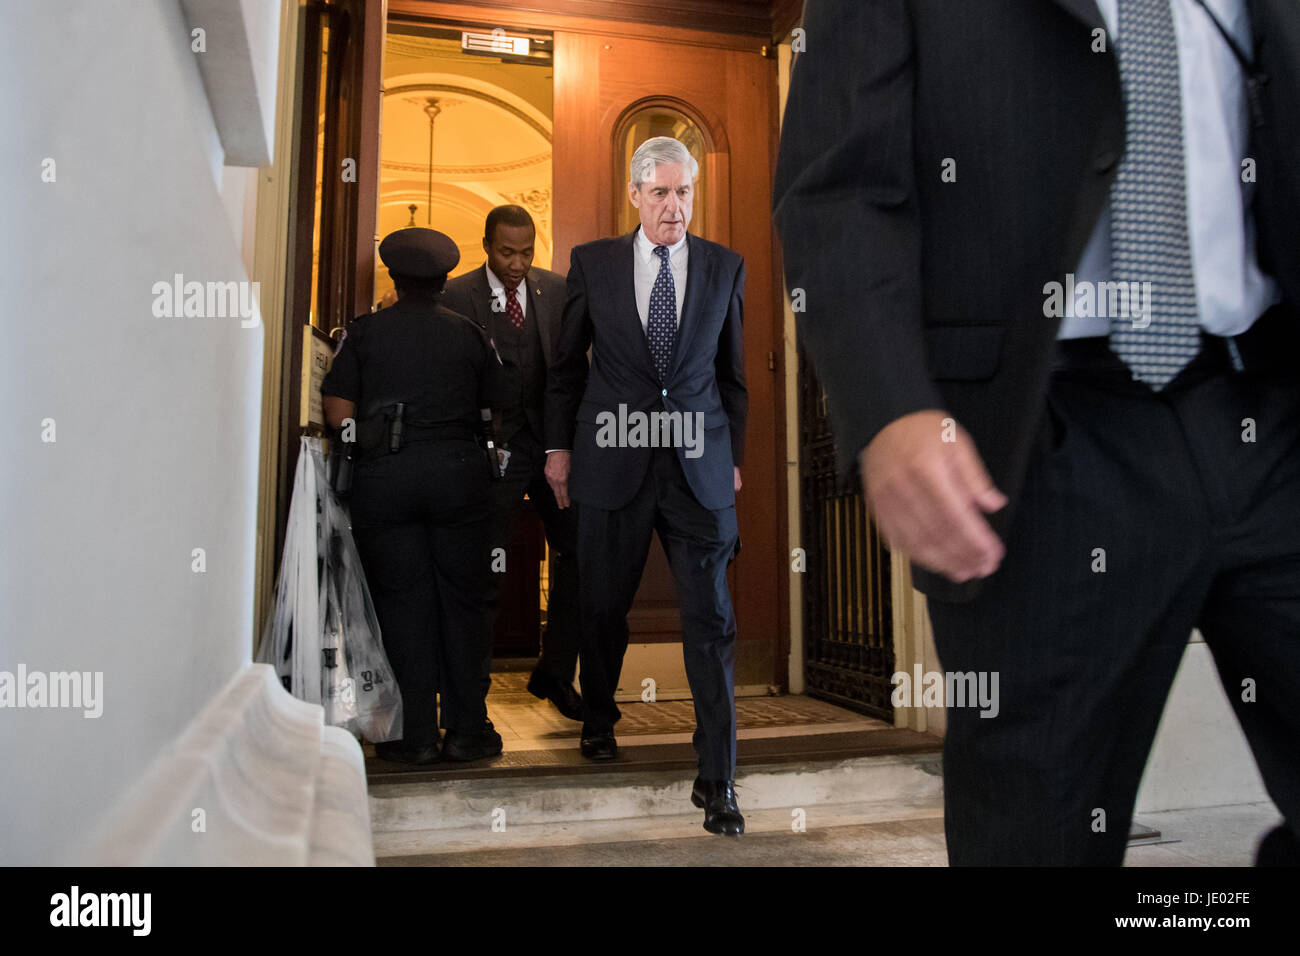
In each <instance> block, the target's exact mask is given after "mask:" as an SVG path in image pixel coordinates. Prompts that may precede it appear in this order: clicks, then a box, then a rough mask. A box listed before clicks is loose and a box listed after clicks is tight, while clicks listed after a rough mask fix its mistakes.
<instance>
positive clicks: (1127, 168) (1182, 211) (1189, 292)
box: [1110, 0, 1201, 391]
mask: <svg viewBox="0 0 1300 956" xmlns="http://www.w3.org/2000/svg"><path fill="white" fill-rule="evenodd" d="M1116 54H1117V55H1118V57H1119V68H1120V79H1121V82H1122V83H1123V87H1124V100H1125V103H1126V113H1127V129H1128V136H1127V138H1128V143H1127V147H1126V151H1125V154H1124V159H1123V161H1122V162H1121V163H1120V167H1119V172H1118V175H1117V177H1116V179H1115V183H1114V185H1113V186H1112V187H1111V193H1110V213H1111V267H1112V270H1113V273H1114V280H1115V281H1116V282H1120V283H1129V284H1131V283H1150V286H1145V285H1142V286H1137V287H1136V288H1149V289H1150V291H1151V298H1150V304H1151V310H1150V315H1149V316H1147V317H1145V318H1149V320H1150V324H1149V325H1145V327H1143V326H1144V322H1143V321H1142V320H1141V319H1137V320H1136V321H1135V315H1132V314H1131V315H1127V316H1112V317H1111V329H1110V345H1111V349H1112V350H1113V351H1114V352H1115V354H1117V355H1118V356H1119V357H1120V358H1121V359H1122V360H1123V361H1124V364H1125V365H1127V366H1128V367H1129V369H1130V370H1131V371H1132V372H1133V377H1134V378H1137V379H1141V380H1142V381H1144V382H1146V383H1147V384H1148V385H1150V386H1151V387H1152V388H1153V389H1155V390H1156V391H1159V390H1160V389H1162V388H1164V387H1165V386H1166V385H1168V384H1169V382H1170V381H1171V380H1172V379H1173V378H1174V376H1176V375H1177V374H1178V373H1179V372H1180V371H1182V369H1183V367H1184V366H1186V365H1187V363H1188V362H1190V361H1191V360H1192V359H1193V358H1195V357H1196V353H1197V352H1198V351H1199V350H1200V346H1201V338H1200V325H1199V323H1198V321H1197V305H1196V281H1195V276H1194V273H1193V271H1192V253H1191V245H1190V242H1189V240H1188V237H1187V174H1186V170H1185V168H1184V166H1183V109H1182V88H1181V85H1180V83H1179V76H1178V43H1177V38H1176V37H1175V35H1174V18H1173V13H1172V11H1171V9H1170V0H1119V37H1118V40H1117V41H1116ZM1128 288H1130V289H1132V288H1135V287H1134V286H1132V285H1129V286H1128ZM1130 302H1132V297H1131V296H1130ZM1133 311H1134V310H1133V309H1132V308H1131V307H1130V312H1133Z"/></svg>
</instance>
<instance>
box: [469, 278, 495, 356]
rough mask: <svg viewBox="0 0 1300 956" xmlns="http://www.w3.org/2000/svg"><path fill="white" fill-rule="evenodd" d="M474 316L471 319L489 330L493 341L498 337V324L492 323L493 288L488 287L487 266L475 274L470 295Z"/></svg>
mask: <svg viewBox="0 0 1300 956" xmlns="http://www.w3.org/2000/svg"><path fill="white" fill-rule="evenodd" d="M470 302H471V303H473V309H474V315H473V316H472V317H471V318H473V319H474V321H476V322H477V323H478V324H479V325H481V326H483V328H485V329H487V330H488V335H490V336H492V337H493V339H495V338H496V335H497V327H496V323H495V322H493V321H492V314H493V313H492V286H490V285H488V278H487V266H486V265H481V266H479V267H478V269H477V271H475V273H474V289H473V292H472V293H471V294H470Z"/></svg>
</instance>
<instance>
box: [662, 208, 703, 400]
mask: <svg viewBox="0 0 1300 956" xmlns="http://www.w3.org/2000/svg"><path fill="white" fill-rule="evenodd" d="M686 249H687V258H686V297H685V298H684V299H683V300H682V314H681V317H680V321H678V323H677V338H676V339H675V340H674V341H673V357H672V359H671V361H669V363H668V369H669V372H668V376H669V378H671V377H672V376H673V375H676V374H677V366H678V365H680V364H681V359H682V356H683V355H685V354H686V348H687V346H688V345H689V344H690V340H691V336H693V335H694V334H695V329H696V328H697V327H698V326H699V324H700V322H699V316H698V313H699V303H700V301H701V298H702V297H703V296H704V295H706V294H707V293H708V286H709V281H710V279H711V278H712V275H713V255H712V253H711V252H710V251H709V247H708V246H707V245H706V244H705V243H703V242H701V241H700V240H699V239H698V238H697V237H695V236H693V235H691V234H690V233H687V234H686Z"/></svg>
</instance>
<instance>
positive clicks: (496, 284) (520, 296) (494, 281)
mask: <svg viewBox="0 0 1300 956" xmlns="http://www.w3.org/2000/svg"><path fill="white" fill-rule="evenodd" d="M483 271H484V272H486V273H487V280H488V288H490V289H491V290H492V300H493V301H494V302H500V303H501V314H502V315H505V314H506V284H505V283H504V282H502V281H501V280H500V279H499V278H498V277H497V274H496V273H495V272H493V271H492V267H491V266H489V265H487V264H486V263H485V264H484V266H483ZM515 299H516V300H517V301H518V302H519V308H520V310H521V314H522V315H527V314H528V277H527V276H525V277H524V278H523V279H520V280H519V285H517V286H515Z"/></svg>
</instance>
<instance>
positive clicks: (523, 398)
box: [443, 206, 582, 720]
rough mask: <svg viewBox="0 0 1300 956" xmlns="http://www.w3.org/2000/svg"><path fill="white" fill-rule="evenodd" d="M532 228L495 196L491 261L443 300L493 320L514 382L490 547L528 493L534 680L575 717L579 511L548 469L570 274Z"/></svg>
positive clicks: (533, 688)
mask: <svg viewBox="0 0 1300 956" xmlns="http://www.w3.org/2000/svg"><path fill="white" fill-rule="evenodd" d="M536 236H537V230H536V227H535V225H534V223H533V217H532V216H530V215H529V214H528V210H526V209H524V208H523V207H522V206H497V207H496V208H495V209H493V210H492V211H491V212H489V213H488V215H487V222H486V223H485V225H484V229H483V251H484V252H486V253H487V257H488V258H487V262H485V263H484V264H483V265H482V266H480V267H479V268H477V269H475V270H474V271H472V272H468V273H466V274H465V275H463V276H457V277H456V278H455V279H452V280H451V281H450V282H448V283H447V289H446V292H444V293H443V304H444V305H445V306H446V307H447V308H449V309H451V310H452V311H454V312H459V313H461V314H462V315H466V316H468V317H470V318H472V319H474V321H475V322H477V323H478V324H479V325H480V326H482V327H483V328H485V329H487V330H488V334H489V335H490V336H491V337H492V341H493V342H494V343H495V345H496V349H497V353H498V354H499V355H500V356H501V363H502V367H503V372H504V376H505V378H506V381H507V382H508V386H509V395H510V400H509V402H508V403H507V404H506V405H505V407H504V408H502V409H501V410H500V421H499V423H498V426H497V438H498V441H499V442H500V444H499V447H498V452H499V453H503V454H501V457H502V458H504V460H505V461H506V467H505V473H504V474H503V475H502V476H501V480H500V481H497V482H494V483H493V485H492V547H493V548H494V549H496V548H500V549H501V550H502V552H504V551H505V550H506V549H508V547H509V545H510V526H511V523H512V522H513V520H514V516H515V512H516V511H518V509H519V505H520V503H521V502H522V501H523V500H524V495H525V494H527V495H528V497H529V498H530V499H531V500H532V503H533V507H534V508H535V509H536V511H537V514H538V515H539V516H540V517H541V519H542V526H543V528H544V529H545V532H546V542H547V544H549V545H550V566H549V578H550V591H549V595H548V598H547V603H546V633H545V635H544V636H543V638H542V655H541V658H540V659H539V660H538V661H537V666H536V667H535V668H534V669H533V673H532V676H531V677H530V678H529V680H528V690H529V692H530V693H532V694H533V695H534V696H535V697H539V698H541V699H543V700H549V701H550V702H551V703H552V704H554V705H555V707H556V709H558V710H559V711H560V713H562V714H563V715H564V716H565V717H568V718H569V719H570V720H581V719H582V698H581V697H579V696H578V693H577V691H575V690H574V689H573V677H574V671H575V670H576V668H577V665H578V558H577V536H578V529H577V520H576V518H575V516H574V513H573V511H572V510H568V509H561V508H558V507H557V506H556V503H555V495H554V494H553V493H552V492H551V487H550V485H549V484H548V483H547V481H546V477H545V475H544V473H543V471H544V469H545V466H546V455H545V446H544V445H543V438H544V437H545V423H544V420H543V405H544V401H545V395H546V369H547V366H548V365H549V364H550V363H551V360H552V358H553V356H554V350H555V342H556V339H557V338H558V336H559V332H560V317H561V315H562V313H563V311H564V296H565V289H564V277H563V276H560V275H557V274H556V273H554V272H551V271H549V270H547V269H542V268H538V267H534V266H533V245H534V241H535V239H536ZM501 577H502V575H501V574H500V573H496V574H493V575H492V582H493V593H492V606H493V607H494V608H498V609H499V605H500V599H501ZM491 667H492V661H491V655H490V653H489V656H488V658H487V659H486V660H484V661H483V677H482V679H483V681H484V682H485V683H484V692H485V693H486V690H487V684H488V683H490V681H491Z"/></svg>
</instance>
